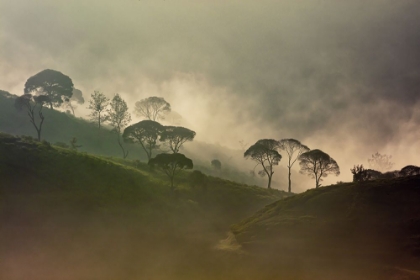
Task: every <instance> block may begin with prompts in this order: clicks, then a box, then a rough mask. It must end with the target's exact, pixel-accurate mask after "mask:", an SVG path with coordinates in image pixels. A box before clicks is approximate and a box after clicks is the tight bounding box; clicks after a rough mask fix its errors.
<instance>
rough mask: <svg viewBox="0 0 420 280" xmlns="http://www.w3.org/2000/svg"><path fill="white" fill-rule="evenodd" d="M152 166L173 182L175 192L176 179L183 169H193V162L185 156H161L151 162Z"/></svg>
mask: <svg viewBox="0 0 420 280" xmlns="http://www.w3.org/2000/svg"><path fill="white" fill-rule="evenodd" d="M149 165H150V166H153V167H154V166H157V167H158V168H159V169H160V170H162V171H163V172H164V173H165V174H166V175H168V177H169V179H170V181H171V190H174V177H175V175H176V174H177V173H179V171H180V170H182V169H192V168H193V162H192V160H191V159H189V158H187V157H186V156H184V155H183V154H179V153H176V154H159V155H157V156H156V157H154V158H152V159H150V160H149Z"/></svg>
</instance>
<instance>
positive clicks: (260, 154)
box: [244, 139, 281, 189]
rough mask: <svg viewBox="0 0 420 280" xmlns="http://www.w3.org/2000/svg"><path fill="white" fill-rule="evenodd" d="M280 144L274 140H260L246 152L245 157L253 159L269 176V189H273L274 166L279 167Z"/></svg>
mask: <svg viewBox="0 0 420 280" xmlns="http://www.w3.org/2000/svg"><path fill="white" fill-rule="evenodd" d="M278 145H279V142H278V141H276V140H273V139H262V140H258V141H257V142H256V143H255V144H254V145H252V146H251V147H249V148H248V150H246V151H245V153H244V157H245V158H251V159H252V160H254V161H256V162H258V164H261V165H262V167H263V171H264V172H265V173H266V174H267V176H268V188H269V189H271V178H272V177H273V174H274V170H273V166H274V165H278V164H279V162H280V160H281V155H280V154H279V152H277V147H278Z"/></svg>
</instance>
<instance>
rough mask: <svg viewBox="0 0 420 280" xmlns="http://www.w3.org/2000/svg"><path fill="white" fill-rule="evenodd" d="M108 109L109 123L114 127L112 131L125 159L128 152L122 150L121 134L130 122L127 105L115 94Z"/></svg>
mask: <svg viewBox="0 0 420 280" xmlns="http://www.w3.org/2000/svg"><path fill="white" fill-rule="evenodd" d="M109 105H110V109H109V110H108V116H109V122H110V123H111V125H112V126H113V127H114V131H115V132H116V133H117V140H118V145H119V146H120V148H121V150H122V153H123V158H127V156H128V151H126V150H125V149H124V146H123V144H122V141H121V132H122V129H123V128H124V127H126V126H127V125H128V123H129V122H130V121H131V115H130V113H129V112H128V107H127V103H126V102H125V101H124V99H122V98H121V96H120V95H119V94H118V93H117V94H115V95H114V97H113V98H112V100H111V103H110V104H109Z"/></svg>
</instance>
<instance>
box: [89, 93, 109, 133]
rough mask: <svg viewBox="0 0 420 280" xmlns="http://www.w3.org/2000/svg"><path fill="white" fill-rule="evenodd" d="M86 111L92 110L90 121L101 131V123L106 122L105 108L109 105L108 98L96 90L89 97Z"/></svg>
mask: <svg viewBox="0 0 420 280" xmlns="http://www.w3.org/2000/svg"><path fill="white" fill-rule="evenodd" d="M90 97H91V100H89V107H88V109H90V110H92V113H91V114H90V118H91V120H92V121H94V122H97V123H98V128H99V129H101V123H103V122H106V121H108V118H109V116H108V114H107V108H108V105H109V98H107V97H106V96H105V95H104V94H103V93H102V92H99V91H97V90H95V91H94V93H93V94H91V95H90Z"/></svg>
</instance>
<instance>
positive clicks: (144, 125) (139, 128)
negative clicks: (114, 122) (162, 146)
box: [123, 120, 164, 160]
mask: <svg viewBox="0 0 420 280" xmlns="http://www.w3.org/2000/svg"><path fill="white" fill-rule="evenodd" d="M163 129H164V127H163V126H162V125H161V124H160V123H158V122H155V121H151V120H144V121H140V122H138V123H136V124H133V125H130V126H128V127H127V128H126V129H124V133H123V140H124V142H126V143H139V144H140V145H141V146H142V148H143V150H144V151H145V152H146V155H147V159H148V160H150V159H151V158H152V151H153V150H154V149H157V148H158V147H159V146H158V145H157V142H158V139H159V137H160V134H161V133H162V131H163Z"/></svg>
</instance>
